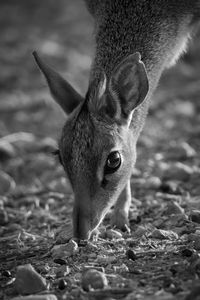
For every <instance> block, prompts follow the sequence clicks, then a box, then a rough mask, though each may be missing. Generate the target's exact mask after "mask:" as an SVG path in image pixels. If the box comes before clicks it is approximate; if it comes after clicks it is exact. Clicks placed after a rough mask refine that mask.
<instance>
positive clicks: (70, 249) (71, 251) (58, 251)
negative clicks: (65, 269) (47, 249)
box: [51, 240, 78, 259]
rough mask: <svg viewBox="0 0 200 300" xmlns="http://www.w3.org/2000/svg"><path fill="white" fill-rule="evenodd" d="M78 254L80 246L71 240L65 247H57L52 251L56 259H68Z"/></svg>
mask: <svg viewBox="0 0 200 300" xmlns="http://www.w3.org/2000/svg"><path fill="white" fill-rule="evenodd" d="M77 252H78V244H77V243H76V242H75V241H74V240H70V241H69V243H67V244H63V245H55V246H54V247H53V248H52V250H51V253H52V256H53V257H54V259H56V258H62V259H63V258H65V257H66V258H67V257H70V256H72V255H75V254H76V253H77Z"/></svg>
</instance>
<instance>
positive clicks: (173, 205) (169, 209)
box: [163, 201, 185, 216]
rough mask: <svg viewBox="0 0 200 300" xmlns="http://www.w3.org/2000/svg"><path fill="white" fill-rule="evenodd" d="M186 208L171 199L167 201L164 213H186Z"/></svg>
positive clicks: (167, 214)
mask: <svg viewBox="0 0 200 300" xmlns="http://www.w3.org/2000/svg"><path fill="white" fill-rule="evenodd" d="M184 212H185V211H184V209H183V208H182V207H181V206H180V205H179V204H178V203H177V202H175V201H170V202H169V203H167V205H166V207H165V210H164V211H163V215H165V216H170V215H178V214H184Z"/></svg>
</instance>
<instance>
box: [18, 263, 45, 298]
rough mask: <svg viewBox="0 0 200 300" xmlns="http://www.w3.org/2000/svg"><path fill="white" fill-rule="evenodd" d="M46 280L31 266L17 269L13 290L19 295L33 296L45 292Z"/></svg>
mask: <svg viewBox="0 0 200 300" xmlns="http://www.w3.org/2000/svg"><path fill="white" fill-rule="evenodd" d="M46 286H47V285H46V280H45V279H44V278H43V277H42V276H41V275H40V274H39V273H37V272H36V270H35V269H34V268H33V266H32V265H31V264H27V265H24V266H19V267H17V274H16V280H15V289H16V291H17V292H18V293H19V294H21V295H29V294H35V293H39V292H42V291H45V290H46Z"/></svg>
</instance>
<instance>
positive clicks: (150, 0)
mask: <svg viewBox="0 0 200 300" xmlns="http://www.w3.org/2000/svg"><path fill="white" fill-rule="evenodd" d="M85 3H86V5H87V7H88V10H89V12H90V13H91V14H92V16H93V17H94V21H95V41H96V50H95V56H94V60H93V63H92V67H91V72H90V79H89V87H88V91H87V93H86V96H85V97H82V96H81V95H79V94H78V93H77V92H76V91H75V90H74V89H73V87H72V86H71V85H70V84H69V83H67V82H66V81H65V80H64V79H63V78H62V77H61V76H60V75H59V74H57V73H56V72H55V71H53V70H52V69H51V68H50V67H48V66H47V65H46V64H44V62H43V61H42V60H41V59H40V58H39V56H38V54H37V53H36V52H34V56H35V59H36V62H37V64H38V65H39V68H40V69H41V71H42V72H43V74H44V76H45V77H46V80H47V83H48V85H49V88H50V91H51V94H52V95H53V97H54V99H55V100H56V102H57V103H58V104H59V105H60V106H61V107H62V109H63V110H64V112H65V113H66V115H67V118H66V124H65V126H64V128H63V130H62V135H61V138H60V141H59V151H58V155H59V157H60V161H61V163H62V165H63V167H64V169H65V171H66V174H67V176H68V178H69V180H70V182H71V185H72V188H73V191H74V198H75V199H74V209H73V230H74V236H75V237H77V238H79V239H88V238H89V237H90V236H91V233H92V231H93V230H94V229H96V228H97V227H98V225H99V224H100V223H101V221H102V219H103V218H104V216H105V214H106V213H107V212H108V210H109V209H110V208H111V206H113V205H115V208H114V213H113V217H112V220H111V222H112V224H113V225H116V226H117V227H118V228H121V229H124V228H126V227H127V225H128V212H129V206H130V203H131V189H130V177H131V172H132V170H133V167H134V164H135V161H136V143H137V140H138V137H139V134H140V132H141V130H142V127H143V125H144V121H145V117H146V114H147V111H148V106H149V102H150V99H151V98H152V94H153V92H154V90H155V88H156V86H157V83H158V80H159V78H160V76H161V73H162V72H163V70H164V69H165V68H168V67H169V66H170V65H172V64H174V62H175V61H176V60H177V59H178V57H179V56H180V54H181V53H182V52H183V51H184V50H185V48H186V45H187V41H188V39H189V38H190V36H191V35H192V34H193V33H194V31H195V29H196V27H197V23H198V20H199V19H200V18H199V17H200V0H85Z"/></svg>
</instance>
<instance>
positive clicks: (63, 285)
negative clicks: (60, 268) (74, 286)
mask: <svg viewBox="0 0 200 300" xmlns="http://www.w3.org/2000/svg"><path fill="white" fill-rule="evenodd" d="M66 286H67V282H66V280H65V279H63V278H62V279H60V280H59V282H58V288H59V289H60V290H64V289H65V288H66Z"/></svg>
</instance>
